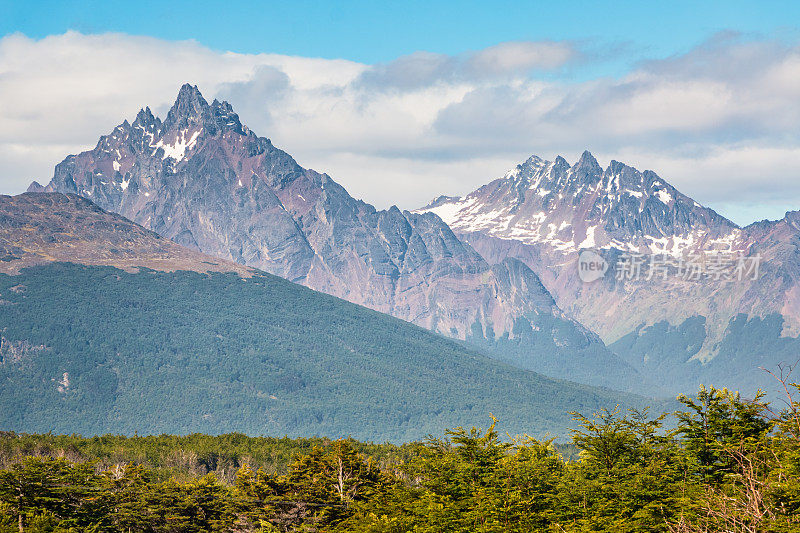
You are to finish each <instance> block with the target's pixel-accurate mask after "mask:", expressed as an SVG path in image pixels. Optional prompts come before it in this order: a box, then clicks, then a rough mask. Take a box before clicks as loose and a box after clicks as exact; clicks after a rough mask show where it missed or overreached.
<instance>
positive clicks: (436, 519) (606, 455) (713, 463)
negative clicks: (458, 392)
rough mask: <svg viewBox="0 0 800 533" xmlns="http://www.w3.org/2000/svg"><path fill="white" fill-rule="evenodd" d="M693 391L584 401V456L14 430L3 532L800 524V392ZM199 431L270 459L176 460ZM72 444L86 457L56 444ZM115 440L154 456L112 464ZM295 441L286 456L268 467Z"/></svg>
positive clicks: (490, 432)
mask: <svg viewBox="0 0 800 533" xmlns="http://www.w3.org/2000/svg"><path fill="white" fill-rule="evenodd" d="M790 389H791V390H798V387H797V386H796V385H787V390H790ZM682 401H683V402H684V404H685V405H686V406H687V408H688V410H687V411H683V412H680V413H679V414H678V420H679V422H678V427H677V428H676V429H673V430H667V429H665V428H664V427H663V421H664V416H665V415H661V416H658V417H650V416H649V415H648V413H647V411H637V410H630V411H628V412H627V413H623V412H622V411H621V410H620V409H618V408H617V409H613V410H600V411H598V412H596V413H594V414H593V415H591V416H584V415H582V414H580V413H577V412H575V413H573V417H574V419H575V421H576V422H577V426H576V428H575V429H574V430H573V432H572V445H573V446H574V447H575V448H576V449H577V450H579V454H578V457H577V460H574V461H573V460H568V459H565V458H564V457H563V456H562V455H561V454H559V453H558V452H557V449H556V448H555V446H554V445H553V442H552V441H539V440H536V439H533V438H531V437H528V436H520V437H511V436H509V435H506V436H501V435H500V434H499V433H498V432H497V430H496V429H495V428H496V420H494V419H493V421H492V424H491V425H490V426H489V428H488V429H487V430H485V431H484V430H481V429H477V428H474V427H473V428H471V429H465V428H463V427H457V428H455V429H452V430H448V431H446V432H445V434H444V436H443V437H441V438H437V437H433V436H429V437H428V438H426V439H425V440H423V441H420V442H412V443H410V444H406V445H403V446H402V447H397V446H393V445H370V444H363V443H359V442H358V441H354V440H352V439H347V440H336V441H329V440H323V439H318V440H304V439H299V440H296V441H292V440H291V439H280V440H263V439H248V438H247V437H243V436H236V435H233V436H231V435H225V436H220V437H202V438H201V436H197V435H193V436H191V437H183V438H179V437H170V436H167V435H164V436H160V437H137V438H135V439H127V440H126V439H124V438H122V437H102V438H94V439H81V438H79V437H58V436H53V435H38V436H33V435H14V434H6V435H4V436H3V450H4V451H3V461H4V463H3V464H4V467H3V469H0V533H7V532H9V533H10V532H12V531H13V532H17V531H20V528H22V531H23V532H25V531H28V532H45V531H48V532H68V531H69V532H71V531H75V532H77V531H80V532H83V531H97V532H99V531H103V532H119V533H124V532H132V531H141V532H154V533H155V532H158V533H161V532H164V533H167V532H170V533H182V532H206V531H208V532H217V531H219V532H222V531H224V532H231V533H233V532H237V533H245V532H253V533H254V532H271V533H275V532H284V531H298V532H300V531H302V532H311V531H315V532H338V533H343V532H398V533H400V532H407V531H414V532H425V533H426V532H445V531H446V532H451V531H452V532H465V533H466V532H498V533H499V532H507V531H511V532H515V531H518V532H523V531H524V532H530V531H541V532H556V531H559V532H587V531H597V532H601V531H602V532H606V531H613V532H629V531H630V532H639V531H642V532H644V531H646V532H651V531H656V532H657V531H663V532H670V533H673V532H681V533H695V532H696V533H699V532H711V531H765V532H792V531H798V529H800V489H798V487H800V404H798V403H797V402H796V401H794V400H793V399H792V397H791V395H790V396H789V400H788V402H787V405H788V407H787V408H786V409H783V410H781V411H779V412H773V411H771V408H770V406H769V404H766V403H762V402H761V401H760V399H759V398H758V397H757V398H756V400H755V401H745V400H742V399H741V398H740V397H739V396H738V395H736V394H733V393H730V392H729V391H726V390H716V389H701V390H700V392H699V393H698V395H697V396H696V397H694V398H682ZM700 429H703V432H701V431H700ZM206 439H208V440H206ZM129 441H130V442H129ZM131 442H133V443H134V444H133V445H131ZM199 442H202V443H205V445H210V443H216V452H217V454H218V456H219V457H229V458H233V457H235V458H238V459H239V460H242V459H243V456H242V455H240V454H241V453H243V450H249V451H251V452H254V454H255V455H254V456H257V457H260V458H263V459H265V460H266V461H267V462H265V463H263V464H261V465H256V464H255V463H254V462H250V463H249V464H247V463H243V464H242V466H240V467H238V468H237V469H236V470H235V472H234V473H233V474H232V475H231V476H227V477H217V476H216V475H214V474H213V473H210V474H205V473H202V472H198V471H197V470H196V468H195V466H193V464H192V463H191V462H186V463H184V466H183V467H181V468H182V470H181V468H178V469H171V468H168V469H164V467H163V465H162V463H161V461H163V460H164V459H165V458H167V457H170V455H171V454H170V453H169V450H170V446H171V447H172V452H173V454H172V455H175V456H181V455H185V454H187V453H189V450H190V449H191V446H195V447H196V446H197V444H198V443H199ZM59 446H64V448H60V447H59ZM68 449H70V450H72V453H73V454H75V453H80V457H82V460H80V461H68V460H66V459H64V458H61V457H54V456H52V455H58V454H61V453H62V452H66V450H68ZM111 449H116V450H117V453H118V455H116V457H117V459H121V458H123V457H126V456H127V457H130V456H132V455H135V454H142V456H144V457H148V458H149V459H148V461H149V462H148V466H147V467H145V466H143V465H141V464H135V462H118V463H110V462H109V457H110V456H109V454H108V451H109V450H111ZM31 450H38V451H39V452H44V451H46V450H47V451H49V452H50V453H51V456H38V457H31V456H28V455H24V454H25V453H29V452H30V451H31ZM279 450H280V453H278V451H279ZM287 450H291V458H290V459H289V460H287V461H285V462H283V460H282V459H280V460H279V461H280V465H278V464H276V463H269V458H270V457H272V458H278V457H284V453H285V452H286V451H287ZM53 452H55V453H53ZM92 454H94V455H92ZM154 465H162V466H154ZM167 474H169V477H164V476H165V475H167Z"/></svg>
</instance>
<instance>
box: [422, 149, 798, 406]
mask: <svg viewBox="0 0 800 533" xmlns="http://www.w3.org/2000/svg"><path fill="white" fill-rule="evenodd" d="M416 212H434V213H438V214H439V215H440V216H441V217H442V218H443V220H445V222H447V223H448V224H449V225H450V226H451V227H452V228H453V229H454V231H455V232H456V233H457V235H458V236H459V237H460V238H461V239H462V240H464V241H466V242H469V243H470V245H471V246H472V247H473V248H475V249H476V250H477V251H478V252H479V253H480V254H481V255H482V256H484V257H485V258H486V259H487V260H488V261H492V262H494V261H501V260H503V259H505V258H507V257H514V258H517V259H519V260H521V261H523V262H525V263H526V264H527V265H528V266H529V267H530V268H531V269H533V270H534V271H535V272H536V273H537V274H538V275H539V277H540V279H541V280H542V283H543V284H544V285H545V287H546V288H547V289H548V290H549V291H550V292H551V293H552V294H553V296H554V297H555V300H556V302H557V304H558V305H559V307H560V308H562V309H563V310H564V312H565V313H566V314H567V315H569V316H570V317H572V318H574V319H575V320H577V321H578V322H580V323H582V324H584V325H585V326H587V327H588V328H589V329H591V330H592V331H594V332H596V333H598V334H599V335H600V337H601V338H602V339H603V340H604V341H605V342H607V343H608V344H609V346H610V347H611V348H612V350H614V351H615V352H616V353H617V354H618V355H620V356H621V357H623V358H624V359H626V360H627V361H628V362H629V363H631V364H632V365H634V366H635V367H636V368H638V369H639V371H640V372H642V373H644V374H646V375H654V374H659V375H661V374H663V372H664V369H665V368H669V369H670V370H669V372H672V374H669V373H667V374H664V375H666V376H667V377H668V378H670V379H671V380H672V382H673V383H671V384H670V385H671V386H672V390H673V391H674V392H679V391H680V390H681V389H682V388H683V389H685V388H691V387H696V386H697V385H699V384H700V383H702V382H704V380H707V379H712V378H713V379H714V380H715V383H727V384H728V385H729V386H734V387H735V386H738V384H741V385H742V386H746V387H747V388H748V389H752V390H751V391H750V392H754V391H755V389H756V388H758V387H766V386H768V385H771V383H769V380H770V379H771V378H769V377H768V376H766V375H765V376H763V377H759V376H755V374H759V373H761V371H760V370H758V366H767V367H770V368H771V369H773V370H775V369H776V367H777V365H778V364H780V363H784V364H794V362H795V361H794V359H793V358H792V356H791V355H792V351H793V350H800V339H798V338H797V337H798V334H799V333H800V305H798V295H800V282H799V281H798V280H799V279H800V258H798V257H797V256H796V254H795V250H796V246H797V242H798V233H800V224H798V220H797V216H798V215H795V214H793V212H789V213H787V215H786V217H784V219H782V220H779V221H772V222H770V221H765V222H758V223H754V224H751V225H748V226H747V227H745V228H741V227H739V226H737V225H736V224H734V223H733V222H731V221H729V220H727V219H726V218H724V217H723V216H721V215H719V214H718V213H716V212H715V211H713V210H711V209H708V208H705V207H703V206H702V205H700V204H699V203H698V202H696V201H694V200H693V199H691V198H690V197H688V196H686V195H684V194H682V193H680V191H678V190H677V189H675V188H674V187H672V186H671V185H670V184H669V183H668V182H667V181H666V180H664V179H663V178H661V177H659V176H658V175H657V174H656V173H655V172H652V171H644V172H640V171H638V170H637V169H635V168H633V167H629V166H627V165H624V164H623V163H619V162H617V161H612V162H611V163H610V164H609V165H608V167H607V168H606V169H604V170H603V169H601V167H600V166H599V165H598V164H597V162H596V160H595V159H594V157H593V156H592V155H591V154H590V153H589V152H584V154H583V155H582V156H581V159H580V160H579V161H578V162H577V163H575V164H574V165H572V166H570V165H569V164H568V163H567V162H566V160H564V159H563V158H560V157H559V158H557V159H556V160H555V161H553V162H549V161H544V160H543V159H541V158H538V157H536V156H532V157H531V158H529V159H528V160H526V161H525V162H524V163H522V164H520V165H517V166H516V167H515V168H514V169H512V170H511V171H509V172H507V173H506V174H505V175H504V176H503V177H501V178H499V179H496V180H493V181H491V182H489V183H488V184H486V185H484V186H482V187H479V188H478V189H476V190H475V191H473V192H472V193H469V194H467V195H465V196H464V197H439V198H437V199H436V201H435V202H432V203H431V204H429V205H428V206H426V207H423V208H421V209H418V210H416ZM583 251H591V252H592V253H594V254H595V256H596V257H597V256H599V257H601V258H602V259H603V260H604V261H605V263H606V264H607V270H606V271H605V275H602V274H601V277H600V278H599V279H596V280H595V281H592V282H589V283H587V282H584V281H583V280H582V279H581V277H580V275H579V269H578V266H579V265H578V261H579V257H580V254H581V252H583ZM636 257H638V258H639V261H640V267H641V271H640V270H635V271H633V270H628V271H626V270H625V268H626V265H629V264H631V263H630V261H631V260H632V258H633V259H635V258H636ZM690 261H694V266H693V268H694V269H695V271H694V272H695V273H696V274H697V275H696V276H693V277H691V276H687V275H686V273H687V272H688V269H687V265H688V264H689V262H690ZM740 264H748V265H750V266H751V267H752V265H754V264H755V265H757V267H755V270H756V272H754V274H755V275H754V276H753V277H752V279H751V276H750V275H746V276H744V277H742V276H741V275H739V276H736V275H734V274H735V270H734V269H735V268H738V267H739V265H740ZM659 265H660V268H661V269H660V270H658V271H657V272H658V275H656V276H652V275H648V270H647V269H651V270H653V272H656V270H655V268H657V267H659ZM723 267H724V268H727V269H728V270H727V271H724V270H721V269H722V268H723ZM637 268H638V267H637ZM681 268H682V269H683V270H681ZM662 274H663V275H662ZM740 274H741V272H740ZM745 331H747V332H748V333H747V334H745V333H744V332H745ZM734 338H737V339H739V340H738V341H737V342H739V343H740V346H734V345H733V344H732V343H731V339H734ZM665 347H671V348H672V349H674V350H673V352H674V353H671V354H670V353H665V352H664V351H663V350H664V348H665ZM746 351H750V352H751V353H752V358H751V359H748V358H747V356H746V355H745V353H744V352H746ZM655 361H659V363H658V365H657V366H653V365H654V364H655V363H654V362H655ZM756 362H757V363H756ZM664 365H666V366H664ZM726 368H727V369H728V370H726Z"/></svg>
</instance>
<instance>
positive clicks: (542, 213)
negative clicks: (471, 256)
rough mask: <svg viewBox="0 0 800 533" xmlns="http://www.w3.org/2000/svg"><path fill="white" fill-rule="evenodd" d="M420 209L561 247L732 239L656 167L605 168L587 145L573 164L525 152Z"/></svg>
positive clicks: (721, 221) (676, 248)
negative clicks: (491, 176) (474, 185)
mask: <svg viewBox="0 0 800 533" xmlns="http://www.w3.org/2000/svg"><path fill="white" fill-rule="evenodd" d="M423 211H433V212H435V213H437V214H438V215H439V216H441V217H442V219H443V220H444V221H445V222H447V223H448V224H449V225H450V226H451V227H452V228H453V229H454V230H456V231H457V232H459V233H474V232H482V233H485V234H488V235H492V236H494V237H500V238H504V239H516V240H520V241H522V242H524V243H527V244H534V243H541V244H545V245H547V246H549V247H551V248H552V249H554V250H556V251H558V252H559V253H572V252H575V251H577V250H579V249H582V248H593V247H600V248H617V249H620V250H641V251H645V250H647V251H655V250H659V251H663V252H665V253H670V254H680V253H682V251H683V250H684V249H685V247H686V246H692V245H694V244H697V243H698V242H699V241H701V240H702V241H706V240H709V239H710V240H712V241H714V240H719V243H718V244H719V245H720V246H722V245H725V246H730V245H732V242H733V240H734V239H733V238H731V235H732V234H733V233H735V232H736V231H738V228H737V226H736V225H735V224H734V223H733V222H731V221H729V220H727V219H725V218H724V217H722V216H720V215H719V214H717V213H716V212H714V211H713V210H711V209H708V208H706V207H703V206H701V205H700V204H699V203H697V202H695V201H694V200H692V199H691V198H689V197H688V196H686V195H684V194H682V193H681V192H679V191H678V190H677V189H675V188H674V187H673V186H672V185H670V184H669V183H667V182H666V181H665V180H663V179H662V178H660V177H659V176H658V174H656V173H655V172H652V171H649V170H647V171H644V172H641V171H639V170H637V169H636V168H634V167H632V166H629V165H626V164H624V163H622V162H619V161H616V160H614V161H611V163H610V164H609V165H608V167H606V169H605V170H603V169H602V167H600V165H599V163H598V162H597V159H595V157H594V156H593V155H592V154H591V153H590V152H589V151H585V152H583V154H582V155H581V157H580V158H579V159H578V161H577V162H576V163H575V164H574V165H570V164H569V163H568V162H567V160H566V159H564V158H563V157H562V156H558V157H557V158H556V159H555V160H554V161H546V160H544V159H542V158H540V157H538V156H535V155H534V156H531V157H530V158H528V159H527V160H526V161H525V162H524V163H522V164H520V165H517V166H516V167H515V168H514V169H512V170H510V171H509V172H507V173H506V174H505V175H504V176H503V177H502V178H499V179H496V180H494V181H492V182H491V183H488V184H487V185H484V186H483V187H481V188H479V189H477V190H476V191H474V192H472V193H470V194H468V195H467V196H465V197H463V198H461V197H454V198H450V199H447V200H437V202H436V203H435V204H429V205H428V206H425V207H423V208H422V209H420V210H418V212H423ZM722 239H728V240H727V241H724V242H723V240H722Z"/></svg>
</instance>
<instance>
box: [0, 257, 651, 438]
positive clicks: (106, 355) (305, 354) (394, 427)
mask: <svg viewBox="0 0 800 533" xmlns="http://www.w3.org/2000/svg"><path fill="white" fill-rule="evenodd" d="M0 299H2V305H0V328H2V347H1V348H0V356H2V362H1V363H0V380H2V381H1V382H2V383H3V386H2V387H0V405H2V406H3V409H2V410H0V427H2V428H3V429H5V430H16V431H41V432H48V431H53V432H56V433H73V432H77V433H83V434H99V433H108V432H119V433H125V434H133V433H134V432H139V433H140V434H153V433H156V434H157V433H161V432H169V433H179V434H182V433H184V434H185V433H195V432H204V433H227V432H234V431H239V432H244V433H248V434H252V435H270V436H283V435H290V436H313V435H325V436H330V437H346V436H348V435H352V436H354V437H357V438H362V439H372V440H377V441H385V440H390V441H406V440H412V439H417V438H420V437H423V436H424V435H426V434H428V433H431V432H435V431H438V429H439V428H441V427H450V426H457V425H473V424H480V423H482V422H483V421H485V420H486V419H487V417H488V416H489V414H490V413H494V414H495V415H497V416H499V417H502V419H503V420H504V421H505V423H506V425H507V428H508V429H509V430H510V431H512V432H515V433H518V432H523V431H524V432H528V433H531V434H536V435H542V434H544V433H545V432H552V433H556V434H558V433H562V434H563V433H564V431H565V429H566V427H567V425H568V422H569V416H568V415H567V413H568V412H569V411H570V410H591V409H596V408H600V407H613V406H614V405H615V404H617V403H618V402H622V403H624V404H626V405H629V406H641V405H643V404H644V403H646V402H645V400H644V399H643V398H639V397H635V396H630V395H623V394H620V393H616V392H612V391H606V390H603V389H595V388H591V387H588V386H582V385H576V384H573V383H569V382H562V381H556V380H551V379H547V378H544V377H542V376H540V375H538V374H535V373H532V372H528V371H524V370H519V369H516V368H513V367H510V366H505V365H503V364H502V363H498V362H495V361H492V360H489V359H487V358H486V357H484V356H482V355H481V354H479V353H477V352H475V351H472V350H471V349H468V348H466V347H465V346H463V345H461V344H459V343H458V342H457V341H453V340H449V339H445V338H444V337H441V336H439V335H436V334H434V333H431V332H429V331H427V330H424V329H422V328H419V327H417V326H413V325H411V324H408V323H407V322H403V321H401V320H398V319H395V318H391V317H388V316H386V315H383V314H380V313H377V312H374V311H371V310H368V309H365V308H363V307H359V306H357V305H353V304H350V303H347V302H344V301H342V300H339V299H337V298H334V297H331V296H326V295H322V294H320V293H317V292H314V291H312V290H310V289H307V288H304V287H301V286H298V285H295V284H293V283H290V282H288V281H286V280H283V279H281V278H278V277H275V276H271V275H267V274H263V275H259V274H256V275H253V276H251V277H249V278H248V277H241V276H240V275H238V274H233V273H229V274H224V273H197V272H186V271H178V272H158V271H152V270H143V271H141V272H139V273H129V272H125V271H123V270H119V269H116V268H112V267H105V266H82V265H75V264H69V263H53V264H49V265H43V266H36V267H31V268H26V269H23V270H22V273H21V274H19V275H0Z"/></svg>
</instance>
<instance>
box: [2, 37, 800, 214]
mask: <svg viewBox="0 0 800 533" xmlns="http://www.w3.org/2000/svg"><path fill="white" fill-rule="evenodd" d="M579 59H584V60H585V56H584V54H582V53H581V51H580V49H579V48H578V47H577V46H576V45H575V44H574V43H569V42H510V43H501V44H498V45H496V46H492V47H489V48H486V49H484V50H478V51H474V52H468V53H464V54H461V55H457V56H448V55H444V54H434V53H428V52H417V53H414V54H411V55H408V56H404V57H401V58H398V59H396V60H395V61H392V62H390V63H387V64H382V65H365V64H360V63H355V62H351V61H345V60H325V59H315V58H302V57H290V56H280V55H274V54H255V55H252V54H235V53H230V52H219V51H215V50H211V49H209V48H206V47H204V46H202V45H200V44H198V43H196V42H192V41H185V42H168V41H163V40H159V39H154V38H149V37H134V36H128V35H122V34H103V35H83V34H80V33H75V32H69V33H67V34H64V35H57V36H51V37H47V38H45V39H41V40H33V39H29V38H27V37H25V36H22V35H11V36H7V37H4V38H2V39H0V95H2V96H1V97H0V172H1V173H2V174H1V175H0V188H2V190H3V191H4V192H11V193H16V192H19V191H21V190H23V189H24V187H25V186H26V185H27V184H28V182H29V181H30V180H31V179H37V180H39V181H41V182H46V181H47V180H48V179H49V177H50V176H51V175H52V168H53V166H54V165H55V164H56V163H57V162H58V161H60V160H61V159H62V158H63V157H64V156H65V155H66V154H67V153H70V152H75V151H77V150H78V149H86V148H90V147H92V146H94V144H95V143H96V141H97V138H98V137H99V136H100V135H101V134H104V133H107V132H108V131H110V130H111V129H112V128H113V127H114V126H115V125H116V124H118V123H120V122H122V120H123V119H125V118H128V119H129V120H130V119H132V118H133V116H134V115H135V113H136V111H137V110H138V109H139V108H140V107H143V106H145V105H149V106H150V107H151V108H152V109H153V110H154V112H156V113H157V114H161V115H162V116H163V115H164V114H165V113H166V110H167V109H168V107H169V105H170V104H171V103H172V101H173V100H174V98H175V95H176V94H177V90H178V87H180V85H181V84H183V83H184V82H190V83H192V84H197V85H198V86H199V87H200V89H201V90H202V91H203V93H204V95H205V96H206V97H207V98H208V99H212V98H215V97H219V98H221V99H228V100H229V101H230V102H231V104H233V106H234V108H235V109H236V110H237V111H238V112H239V113H240V115H241V118H242V120H243V122H244V123H246V124H247V125H249V126H250V127H251V129H253V130H254V131H256V132H257V133H258V134H260V135H264V136H267V137H270V138H271V139H272V140H273V142H274V143H275V144H276V145H277V146H279V147H281V148H284V149H286V150H287V151H288V152H289V153H291V154H292V155H294V156H295V157H296V158H297V159H298V162H300V164H302V165H304V166H308V167H311V168H315V169H316V170H320V171H324V172H327V173H329V174H330V175H332V176H333V177H334V178H335V179H337V180H338V181H339V182H341V183H342V184H343V185H344V186H345V187H347V188H348V189H349V190H350V191H351V192H352V193H353V194H354V195H356V196H360V197H363V198H364V199H365V200H367V201H370V202H373V203H375V204H377V205H378V206H379V207H385V206H387V205H389V204H390V203H397V204H399V205H400V206H401V207H406V208H412V207H416V206H418V205H420V204H422V203H424V202H425V201H427V200H428V199H429V198H430V197H432V196H435V195H438V194H453V193H456V194H460V193H465V192H468V191H469V190H472V189H473V188H475V187H477V186H479V185H480V184H483V183H485V182H487V181H488V180H489V179H491V178H492V177H494V176H497V175H500V174H502V173H503V171H504V170H506V169H507V168H510V167H512V166H513V165H514V164H516V163H517V162H519V161H520V160H523V159H525V158H527V156H529V155H530V154H532V153H537V154H540V155H542V156H545V157H550V158H552V157H554V156H555V155H556V154H558V153H563V154H564V155H565V156H568V158H569V155H571V154H573V155H574V154H579V153H580V152H581V151H583V150H584V149H590V150H592V151H593V152H595V153H596V154H598V155H599V156H600V158H601V159H603V158H606V160H608V159H611V158H614V159H618V160H622V161H625V162H629V163H631V164H635V165H637V166H640V167H641V168H650V169H653V170H655V171H656V172H658V173H659V174H660V175H661V176H662V177H664V178H665V179H667V180H669V181H671V182H673V184H675V185H676V186H677V187H679V188H681V189H682V190H684V191H685V192H686V193H687V194H690V195H694V196H696V197H697V200H698V201H700V202H702V203H705V204H709V205H712V206H723V207H724V209H725V210H730V211H728V212H726V213H725V214H730V215H732V216H733V217H734V218H736V219H737V221H740V222H741V221H743V220H742V219H741V217H738V216H737V214H736V210H737V205H738V206H740V207H739V209H740V211H741V213H745V212H747V213H753V212H755V211H753V209H754V208H753V205H756V204H758V205H763V206H764V207H763V209H761V208H760V209H761V211H764V212H769V213H772V214H773V215H775V216H778V215H780V214H782V210H783V209H784V208H785V206H786V205H787V204H792V203H794V205H796V206H797V207H798V208H800V185H797V182H798V180H797V176H798V173H799V172H800V106H798V105H797V95H798V94H800V48H798V46H796V45H789V44H786V43H781V42H777V41H767V40H762V41H752V40H750V41H747V40H744V39H742V38H740V37H738V36H735V35H730V34H723V35H720V36H718V37H716V38H714V39H712V40H710V41H709V42H708V43H705V44H703V45H702V46H699V47H697V48H696V49H694V50H691V51H690V52H688V53H686V54H683V55H680V56H675V57H671V58H667V59H662V60H654V61H650V62H646V63H643V64H640V65H638V66H636V67H635V68H634V69H632V70H631V71H630V72H629V73H628V74H627V75H625V76H623V77H621V78H618V79H612V78H598V79H594V80H589V81H582V82H573V81H570V78H569V77H564V76H561V75H560V73H561V70H562V69H563V68H565V67H567V66H570V65H575V64H576V61H577V60H579ZM541 71H549V73H548V75H547V76H540V75H539V73H540V72H541ZM573 158H574V157H573ZM745 199H746V200H745ZM770 206H774V209H773V208H771V207H770ZM770 209H773V211H774V213H773V211H770ZM779 211H780V212H779ZM742 216H743V215H742Z"/></svg>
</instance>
